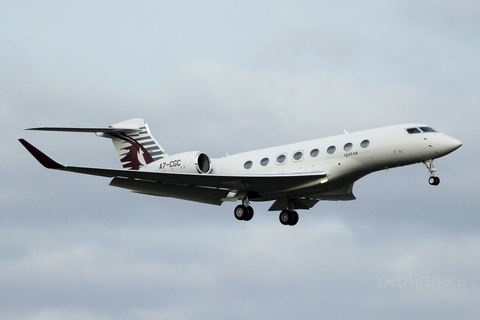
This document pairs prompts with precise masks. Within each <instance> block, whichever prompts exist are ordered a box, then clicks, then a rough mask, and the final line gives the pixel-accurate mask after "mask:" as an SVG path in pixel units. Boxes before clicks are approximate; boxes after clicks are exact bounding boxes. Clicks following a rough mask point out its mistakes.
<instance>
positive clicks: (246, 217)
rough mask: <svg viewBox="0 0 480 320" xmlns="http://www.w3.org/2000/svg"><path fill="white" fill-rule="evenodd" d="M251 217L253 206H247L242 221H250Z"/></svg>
mask: <svg viewBox="0 0 480 320" xmlns="http://www.w3.org/2000/svg"><path fill="white" fill-rule="evenodd" d="M252 218H253V208H252V207H250V206H248V207H247V215H246V216H245V219H243V220H244V221H250V220H252Z"/></svg>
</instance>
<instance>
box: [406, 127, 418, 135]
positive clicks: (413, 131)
mask: <svg viewBox="0 0 480 320" xmlns="http://www.w3.org/2000/svg"><path fill="white" fill-rule="evenodd" d="M407 132H408V133H410V134H412V133H421V131H420V130H419V129H418V128H408V129H407Z"/></svg>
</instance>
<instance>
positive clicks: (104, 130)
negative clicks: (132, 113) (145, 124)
mask: <svg viewBox="0 0 480 320" xmlns="http://www.w3.org/2000/svg"><path fill="white" fill-rule="evenodd" d="M25 130H37V131H63V132H89V133H97V132H98V133H122V132H125V133H133V132H139V131H141V129H139V128H112V127H110V128H73V127H38V128H29V129H25Z"/></svg>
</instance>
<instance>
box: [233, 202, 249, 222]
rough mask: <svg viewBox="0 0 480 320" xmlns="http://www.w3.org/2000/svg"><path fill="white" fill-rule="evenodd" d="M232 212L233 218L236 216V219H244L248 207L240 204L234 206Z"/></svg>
mask: <svg viewBox="0 0 480 320" xmlns="http://www.w3.org/2000/svg"><path fill="white" fill-rule="evenodd" d="M233 214H234V215H235V218H237V220H245V218H246V217H247V216H248V209H247V207H246V206H244V205H243V204H240V205H238V206H236V207H235V211H233ZM252 216H253V215H252Z"/></svg>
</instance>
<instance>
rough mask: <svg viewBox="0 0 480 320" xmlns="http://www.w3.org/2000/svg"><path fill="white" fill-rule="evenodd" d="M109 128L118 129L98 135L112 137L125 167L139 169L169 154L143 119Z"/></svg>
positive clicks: (120, 123) (128, 121) (124, 122)
mask: <svg viewBox="0 0 480 320" xmlns="http://www.w3.org/2000/svg"><path fill="white" fill-rule="evenodd" d="M109 128H112V129H116V130H114V131H113V132H102V133H97V135H98V136H101V137H105V138H110V139H112V141H113V145H114V146H115V149H116V150H117V153H118V156H119V157H120V162H121V163H122V166H123V167H124V168H125V169H129V170H138V169H140V168H141V167H143V166H145V165H147V164H149V163H151V162H154V161H156V160H159V159H162V158H163V157H165V156H166V155H167V154H166V153H165V150H163V149H162V147H161V146H160V145H159V144H158V143H157V141H155V138H153V136H152V135H151V133H150V130H149V128H148V125H147V123H146V122H145V120H143V119H131V120H127V121H123V122H119V123H116V124H114V125H112V126H110V127H109Z"/></svg>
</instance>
